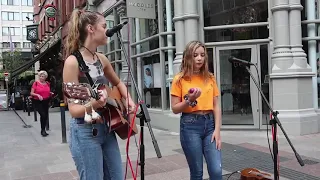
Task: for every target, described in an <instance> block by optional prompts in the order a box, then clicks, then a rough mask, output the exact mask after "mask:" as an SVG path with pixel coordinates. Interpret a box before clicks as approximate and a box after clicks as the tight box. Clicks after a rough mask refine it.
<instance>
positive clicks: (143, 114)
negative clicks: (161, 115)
mask: <svg viewBox="0 0 320 180" xmlns="http://www.w3.org/2000/svg"><path fill="white" fill-rule="evenodd" d="M117 36H118V39H119V41H120V45H121V48H122V51H123V55H124V58H125V61H126V62H127V64H128V65H129V58H128V54H127V52H126V50H125V47H124V45H123V41H122V38H121V33H120V29H119V31H117ZM128 70H129V73H130V76H131V80H132V83H133V85H134V87H135V90H136V92H137V94H138V100H139V101H140V102H142V97H141V94H140V92H139V89H138V86H137V83H136V81H135V79H134V76H133V74H132V71H131V69H130V68H129V69H128ZM140 108H141V111H140V113H139V114H137V115H136V116H137V118H139V119H140V133H141V134H140V135H141V141H140V148H139V149H140V163H139V165H140V179H141V180H144V167H145V146H144V123H146V124H147V127H148V129H149V133H150V135H151V139H152V143H153V146H154V149H155V151H156V154H157V157H158V158H161V157H162V155H161V152H160V149H159V146H158V143H157V140H156V138H155V137H154V134H153V131H152V127H151V125H150V121H151V118H150V115H149V112H148V109H147V106H146V104H145V103H144V102H143V103H140Z"/></svg>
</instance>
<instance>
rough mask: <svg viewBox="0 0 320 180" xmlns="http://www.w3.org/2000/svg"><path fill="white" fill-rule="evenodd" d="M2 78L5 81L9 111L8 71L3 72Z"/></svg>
mask: <svg viewBox="0 0 320 180" xmlns="http://www.w3.org/2000/svg"><path fill="white" fill-rule="evenodd" d="M4 80H5V81H6V87H7V110H8V111H9V73H8V72H5V73H4Z"/></svg>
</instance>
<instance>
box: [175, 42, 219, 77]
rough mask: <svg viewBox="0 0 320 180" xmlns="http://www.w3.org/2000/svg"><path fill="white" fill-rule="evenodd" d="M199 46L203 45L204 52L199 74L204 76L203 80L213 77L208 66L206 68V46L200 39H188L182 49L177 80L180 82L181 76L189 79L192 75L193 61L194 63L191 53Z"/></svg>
mask: <svg viewBox="0 0 320 180" xmlns="http://www.w3.org/2000/svg"><path fill="white" fill-rule="evenodd" d="M199 47H203V49H204V54H205V56H204V64H203V66H202V67H201V68H200V74H201V75H202V77H203V78H204V80H205V82H207V81H208V80H209V79H211V78H213V74H212V73H211V72H210V71H209V68H208V53H207V49H206V46H205V45H204V44H203V43H202V42H200V41H190V42H189V43H188V44H187V45H186V47H185V49H184V51H183V56H182V63H181V66H180V76H179V78H178V81H177V82H180V79H181V78H184V79H191V76H192V75H193V63H194V60H193V59H194V57H193V54H194V52H195V51H196V50H197V49H198V48H199Z"/></svg>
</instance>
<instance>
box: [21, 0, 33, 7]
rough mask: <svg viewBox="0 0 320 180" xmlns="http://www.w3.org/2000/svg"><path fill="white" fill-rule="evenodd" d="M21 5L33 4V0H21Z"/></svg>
mask: <svg viewBox="0 0 320 180" xmlns="http://www.w3.org/2000/svg"><path fill="white" fill-rule="evenodd" d="M21 5H22V6H32V5H33V1H32V0H21Z"/></svg>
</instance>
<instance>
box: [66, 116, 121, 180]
mask: <svg viewBox="0 0 320 180" xmlns="http://www.w3.org/2000/svg"><path fill="white" fill-rule="evenodd" d="M79 120H80V121H81V120H82V121H83V119H72V120H71V122H70V140H71V141H70V144H69V148H70V151H71V154H72V158H73V160H74V162H75V165H76V168H77V171H78V174H79V176H80V180H123V179H124V175H123V171H122V161H121V154H120V150H119V146H118V142H117V138H116V136H115V133H114V132H111V133H109V132H108V126H107V125H106V124H79V123H77V121H79ZM93 127H94V128H96V129H97V130H98V133H97V136H95V137H94V136H93V133H92V128H93Z"/></svg>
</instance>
